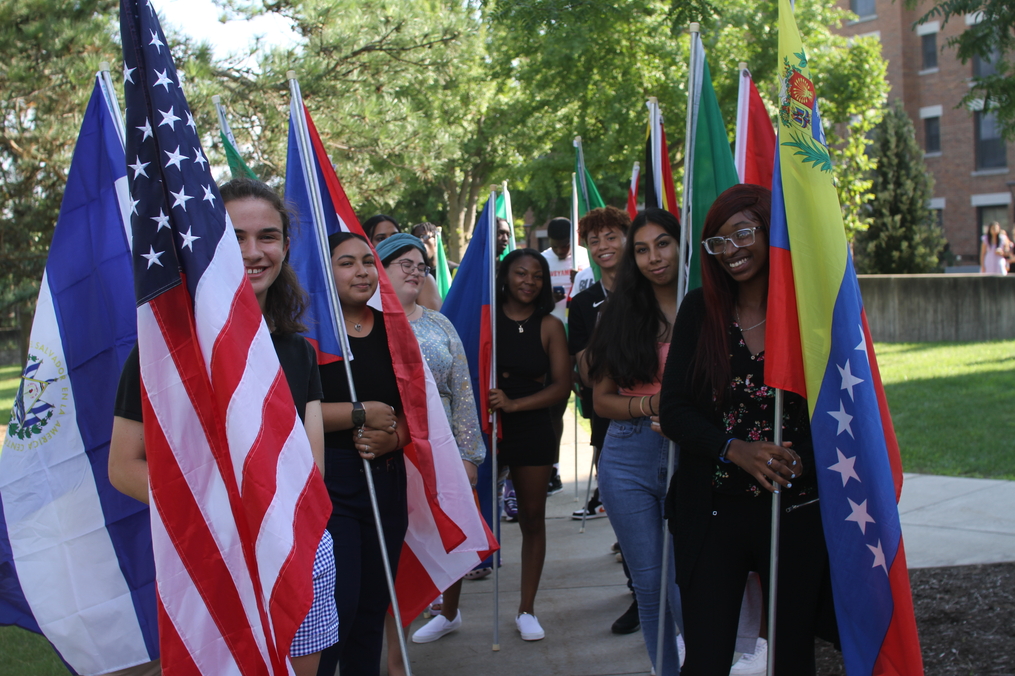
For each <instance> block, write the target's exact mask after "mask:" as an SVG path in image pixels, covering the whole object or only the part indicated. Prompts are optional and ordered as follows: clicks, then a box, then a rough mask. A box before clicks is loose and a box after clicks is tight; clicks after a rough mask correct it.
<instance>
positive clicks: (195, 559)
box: [120, 0, 331, 676]
mask: <svg viewBox="0 0 1015 676" xmlns="http://www.w3.org/2000/svg"><path fill="white" fill-rule="evenodd" d="M120 29H121V38H122V44H123V57H124V71H123V73H124V90H125V98H126V102H127V123H126V149H127V156H128V162H133V163H132V164H129V165H128V168H129V173H128V180H129V185H130V191H131V198H132V205H131V206H132V215H131V225H132V230H133V238H134V248H133V259H134V260H133V263H134V287H135V295H136V297H137V302H138V310H137V322H138V327H137V335H138V353H139V357H140V365H141V390H142V407H143V408H142V410H143V414H144V441H145V451H146V455H147V460H148V469H149V490H150V502H151V507H152V509H151V521H152V546H153V550H154V554H155V567H156V586H157V594H158V617H159V645H160V649H161V658H162V668H163V671H164V672H165V673H166V674H208V675H209V676H211V675H214V676H220V675H223V674H256V675H261V674H264V675H269V674H270V675H272V676H283V675H285V674H289V673H291V667H290V665H289V661H288V654H289V648H290V645H291V643H292V639H293V636H294V635H295V633H296V630H297V628H298V627H299V625H300V624H301V623H302V621H303V619H304V617H305V616H306V614H307V611H308V610H309V609H310V605H311V603H312V601H313V585H312V569H313V562H314V555H315V553H316V551H317V546H318V543H319V542H320V540H321V535H322V534H323V533H324V527H325V525H326V523H327V520H328V516H329V515H330V512H331V505H330V501H329V499H328V494H327V490H326V489H325V487H324V482H323V481H322V479H321V476H320V473H319V472H318V471H317V468H316V466H315V465H314V461H313V457H312V454H311V451H310V443H309V441H308V440H307V435H306V432H305V430H304V428H303V424H302V423H301V421H300V418H299V416H298V415H297V413H296V408H295V406H294V404H293V400H292V395H291V394H290V391H289V386H288V383H287V381H286V377H285V374H284V373H283V372H282V369H281V367H280V366H279V362H278V358H277V356H276V354H275V350H274V347H273V345H272V341H271V336H270V334H269V333H268V330H267V327H266V326H265V323H264V321H263V319H262V316H261V310H260V308H259V307H258V303H257V299H256V298H255V297H254V292H253V289H252V288H251V286H250V284H249V282H248V281H247V279H246V274H245V269H244V266H243V260H242V256H241V254H240V249H239V246H238V244H237V242H236V236H235V234H234V233H233V229H232V226H231V225H230V223H229V220H228V217H227V216H226V212H225V208H224V207H223V205H222V198H221V196H220V195H219V193H218V189H217V188H216V186H215V181H214V179H213V178H212V175H211V171H210V169H209V167H208V160H207V159H206V158H205V155H204V153H203V151H202V150H201V143H200V139H199V136H198V134H197V129H196V125H195V124H194V118H193V116H192V115H191V113H190V109H189V107H188V106H187V101H186V98H185V97H184V95H183V92H182V91H181V89H180V80H179V78H178V76H177V73H176V69H175V67H174V65H173V61H172V57H171V55H170V53H169V49H168V48H167V47H166V41H165V35H164V34H163V32H162V28H161V26H160V25H159V21H158V17H157V16H156V14H155V11H154V10H153V9H152V8H151V6H150V4H146V5H144V6H139V5H138V3H137V0H122V1H121V7H120ZM163 49H165V50H166V51H165V52H162V50H163ZM177 126H178V127H179V128H178V129H177Z"/></svg>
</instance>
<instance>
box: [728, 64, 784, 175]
mask: <svg viewBox="0 0 1015 676" xmlns="http://www.w3.org/2000/svg"><path fill="white" fill-rule="evenodd" d="M733 155H734V162H735V163H736V165H737V176H738V177H739V178H740V182H741V183H750V184H752V185H760V186H762V187H765V188H769V187H771V186H772V167H773V166H774V165H775V131H774V130H773V129H772V120H771V119H769V117H768V110H767V109H766V108H765V103H764V101H762V100H761V95H760V94H758V88H757V87H755V86H754V80H753V79H752V78H751V71H749V70H747V68H741V69H740V88H739V90H738V93H737V132H736V146H735V151H734V153H733Z"/></svg>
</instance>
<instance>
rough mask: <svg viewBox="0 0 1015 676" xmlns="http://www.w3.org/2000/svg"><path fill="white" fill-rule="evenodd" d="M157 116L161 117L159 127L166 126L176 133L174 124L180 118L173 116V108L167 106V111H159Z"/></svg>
mask: <svg viewBox="0 0 1015 676" xmlns="http://www.w3.org/2000/svg"><path fill="white" fill-rule="evenodd" d="M159 114H160V115H162V121H161V122H159V126H160V127H161V126H162V125H164V124H168V125H169V128H170V129H172V130H173V131H176V123H177V122H178V121H179V120H180V118H178V117H176V115H174V114H173V106H169V110H168V111H165V110H160V111H159Z"/></svg>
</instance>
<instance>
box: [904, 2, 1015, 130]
mask: <svg viewBox="0 0 1015 676" xmlns="http://www.w3.org/2000/svg"><path fill="white" fill-rule="evenodd" d="M919 4H920V2H919V1H918V0H906V7H908V8H909V9H915V8H916V7H917V6H918V5H919ZM967 15H969V16H972V17H975V18H976V19H977V20H976V21H975V22H973V23H972V25H967V27H966V29H965V30H964V31H963V32H962V33H960V34H959V35H957V36H955V37H952V38H949V39H948V43H947V46H948V47H954V48H956V55H957V56H958V57H959V59H960V60H961V61H962V63H968V62H969V61H971V60H972V59H973V57H979V58H980V59H982V60H983V61H985V62H989V63H991V64H992V65H993V66H994V68H993V71H994V72H993V73H991V74H990V75H986V76H979V77H974V78H973V81H972V86H971V87H970V88H969V92H968V93H967V94H966V95H965V96H964V97H963V98H962V101H961V103H960V104H959V105H962V106H966V107H969V106H971V105H973V104H974V103H979V101H986V102H987V104H986V107H987V109H989V110H991V111H993V112H994V114H995V115H997V119H998V122H999V123H1000V125H1001V131H1002V133H1003V134H1004V137H1005V138H1006V139H1008V140H1009V141H1013V140H1015V67H1013V64H1012V56H1013V55H1015V33H1013V32H1012V26H1015V3H1013V2H1012V1H1011V0H942V1H941V2H938V3H937V4H935V5H934V6H933V7H931V8H930V9H929V10H927V12H926V13H925V14H924V15H923V16H922V17H920V19H919V21H917V23H919V24H923V23H927V22H928V21H934V20H940V21H941V23H942V24H946V23H948V22H949V21H950V20H952V19H958V20H959V21H962V20H963V19H964V17H966V16H967Z"/></svg>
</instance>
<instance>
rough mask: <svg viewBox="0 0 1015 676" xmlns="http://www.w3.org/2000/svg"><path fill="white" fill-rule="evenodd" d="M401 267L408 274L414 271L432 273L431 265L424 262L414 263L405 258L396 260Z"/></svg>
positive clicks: (423, 273) (424, 273) (422, 273)
mask: <svg viewBox="0 0 1015 676" xmlns="http://www.w3.org/2000/svg"><path fill="white" fill-rule="evenodd" d="M395 262H396V263H398V265H399V267H401V268H402V272H404V273H405V274H407V275H411V274H412V273H413V272H418V273H419V274H421V275H426V274H429V273H430V266H428V265H424V264H423V263H413V262H412V261H410V260H408V259H406V258H403V259H402V260H400V261H395Z"/></svg>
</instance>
